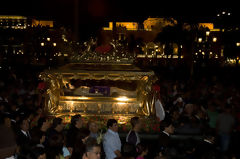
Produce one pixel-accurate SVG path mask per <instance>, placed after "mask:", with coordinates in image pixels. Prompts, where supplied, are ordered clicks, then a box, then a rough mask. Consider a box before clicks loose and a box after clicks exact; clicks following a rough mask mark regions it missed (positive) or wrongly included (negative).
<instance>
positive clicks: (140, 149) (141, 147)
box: [136, 143, 148, 155]
mask: <svg viewBox="0 0 240 159" xmlns="http://www.w3.org/2000/svg"><path fill="white" fill-rule="evenodd" d="M147 149H148V146H147V145H146V144H143V143H139V144H137V146H136V152H137V154H138V155H141V154H142V153H143V152H144V151H146V150H147Z"/></svg>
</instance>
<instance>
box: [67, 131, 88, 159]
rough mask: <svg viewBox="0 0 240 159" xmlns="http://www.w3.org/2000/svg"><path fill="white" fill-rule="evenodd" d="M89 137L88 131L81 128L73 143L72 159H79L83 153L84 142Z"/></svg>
mask: <svg viewBox="0 0 240 159" xmlns="http://www.w3.org/2000/svg"><path fill="white" fill-rule="evenodd" d="M89 136H90V131H89V130H88V129H85V128H82V129H81V131H78V132H77V134H76V137H75V141H74V143H73V152H72V157H71V158H72V159H81V157H82V156H83V153H84V148H85V143H86V140H87V139H88V138H89Z"/></svg>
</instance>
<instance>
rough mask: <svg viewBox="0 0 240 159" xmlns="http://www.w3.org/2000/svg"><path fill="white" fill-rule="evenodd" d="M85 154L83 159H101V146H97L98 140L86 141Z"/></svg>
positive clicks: (89, 139) (90, 139)
mask: <svg viewBox="0 0 240 159" xmlns="http://www.w3.org/2000/svg"><path fill="white" fill-rule="evenodd" d="M85 144H86V147H85V153H84V155H83V159H100V158H101V146H100V145H99V144H97V141H96V139H94V138H91V137H89V138H88V139H87V141H86V143H85Z"/></svg>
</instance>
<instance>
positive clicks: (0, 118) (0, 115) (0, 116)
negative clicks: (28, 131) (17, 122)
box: [0, 113, 11, 125]
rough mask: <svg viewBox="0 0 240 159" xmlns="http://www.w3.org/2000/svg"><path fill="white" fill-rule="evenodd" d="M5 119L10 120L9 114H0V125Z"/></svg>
mask: <svg viewBox="0 0 240 159" xmlns="http://www.w3.org/2000/svg"><path fill="white" fill-rule="evenodd" d="M6 118H9V119H11V117H10V115H9V114H4V113H1V114H0V125H2V124H4V122H5V119H6Z"/></svg>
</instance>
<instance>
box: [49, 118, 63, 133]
mask: <svg viewBox="0 0 240 159" xmlns="http://www.w3.org/2000/svg"><path fill="white" fill-rule="evenodd" d="M63 129H64V124H63V122H62V119H61V118H54V119H53V122H52V126H51V128H49V130H48V132H47V138H50V137H51V136H52V135H55V134H62V131H63Z"/></svg>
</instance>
